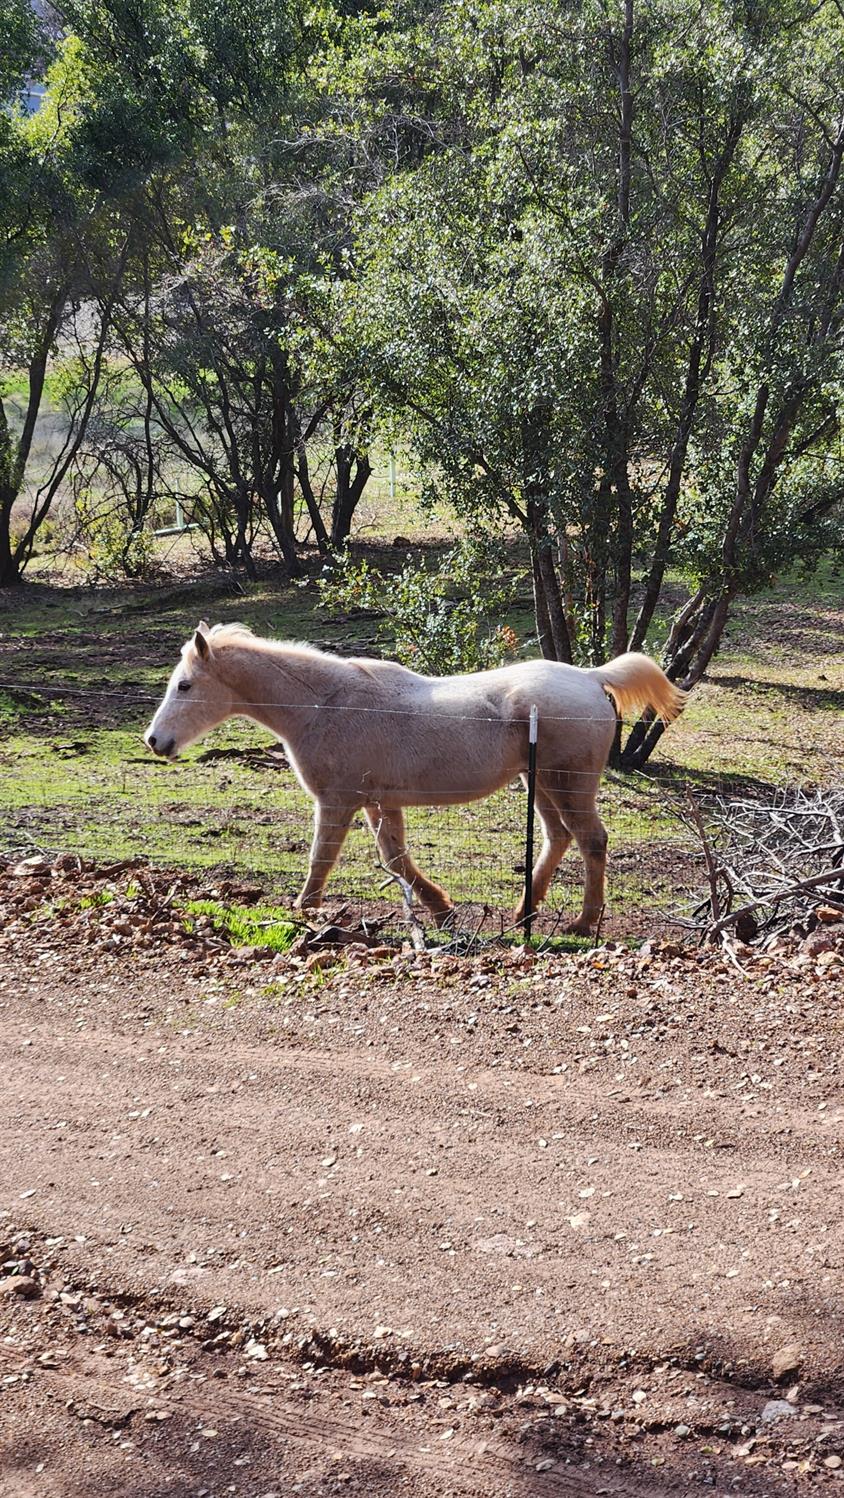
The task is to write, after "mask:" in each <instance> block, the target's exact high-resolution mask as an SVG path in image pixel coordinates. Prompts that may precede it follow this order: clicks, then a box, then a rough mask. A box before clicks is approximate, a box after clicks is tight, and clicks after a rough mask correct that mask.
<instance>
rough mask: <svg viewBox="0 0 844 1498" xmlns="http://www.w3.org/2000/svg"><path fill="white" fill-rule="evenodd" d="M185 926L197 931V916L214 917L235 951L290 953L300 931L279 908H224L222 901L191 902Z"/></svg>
mask: <svg viewBox="0 0 844 1498" xmlns="http://www.w3.org/2000/svg"><path fill="white" fill-rule="evenodd" d="M183 909H184V913H185V916H186V917H187V919H186V921H185V925H186V927H187V929H188V930H189V931H190V930H193V929H194V924H195V918H196V917H197V916H210V917H211V920H212V924H213V928H214V930H215V931H218V932H220V933H221V934H222V935H224V936H225V937H226V938H227V940H228V941H230V942H231V944H232V946H233V947H269V948H270V949H271V951H273V952H286V951H287V950H288V948H289V947H290V946H292V944H293V942H294V941H295V939H296V927H295V926H294V925H292V924H291V922H290V920H289V918H286V913H285V912H284V911H283V910H281V909H280V908H279V907H278V906H275V905H249V906H246V905H224V904H222V902H221V901H219V900H188V902H187V903H186V904H185V906H184V907H183Z"/></svg>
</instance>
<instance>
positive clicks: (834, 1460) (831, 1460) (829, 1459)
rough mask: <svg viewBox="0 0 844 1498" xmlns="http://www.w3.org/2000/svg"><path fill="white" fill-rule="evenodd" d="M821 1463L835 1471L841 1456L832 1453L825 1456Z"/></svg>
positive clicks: (839, 1463) (839, 1464)
mask: <svg viewBox="0 0 844 1498" xmlns="http://www.w3.org/2000/svg"><path fill="white" fill-rule="evenodd" d="M823 1464H824V1466H825V1467H828V1468H829V1470H830V1472H837V1471H838V1468H839V1467H840V1466H841V1457H840V1456H835V1455H834V1454H833V1455H832V1456H825V1457H824V1460H823Z"/></svg>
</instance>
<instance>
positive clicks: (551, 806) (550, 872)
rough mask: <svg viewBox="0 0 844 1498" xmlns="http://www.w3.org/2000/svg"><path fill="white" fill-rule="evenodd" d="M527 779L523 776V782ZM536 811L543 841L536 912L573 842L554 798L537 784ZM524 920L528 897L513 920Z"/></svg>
mask: <svg viewBox="0 0 844 1498" xmlns="http://www.w3.org/2000/svg"><path fill="white" fill-rule="evenodd" d="M524 778H525V777H524V776H522V779H524ZM536 809H537V811H538V812H539V820H540V822H541V823H542V832H543V841H542V847H541V849H540V853H539V857H538V859H537V860H536V863H535V865H534V869H533V881H532V889H533V908H534V910H536V909H537V907H538V906H539V905H541V904H542V901H543V900H544V899H545V896H546V895H547V893H548V887H549V885H550V883H551V880H552V879H553V877H554V875H555V873H556V872H557V869H558V867H559V864H560V861H561V859H562V858H563V855H564V853H565V851H566V849H567V848H568V845H569V843H570V842H571V833H570V832H569V830H568V828H567V827H566V825H565V823H564V822H563V819H562V817H561V816H560V813H559V811H558V810H557V807H556V805H555V803H554V800H553V798H552V797H551V796H550V795H549V794H548V792H547V791H546V789H545V787H544V786H543V785H541V784H537V787H536ZM524 917H525V897H524V895H522V898H521V900H520V901H519V903H518V905H517V906H516V909H515V910H514V912H513V920H514V921H522V920H524Z"/></svg>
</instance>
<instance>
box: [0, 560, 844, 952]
mask: <svg viewBox="0 0 844 1498" xmlns="http://www.w3.org/2000/svg"><path fill="white" fill-rule="evenodd" d="M0 607H2V612H0V848H2V847H13V848H24V847H29V846H32V845H33V844H34V845H36V846H39V845H40V846H45V847H47V848H50V849H70V850H73V851H77V852H79V853H81V854H83V855H87V856H91V857H95V858H101V859H109V860H111V859H116V858H123V857H128V856H131V855H134V854H137V853H143V854H146V855H147V856H148V857H149V858H150V859H151V860H152V861H153V862H155V863H158V864H164V865H170V866H176V867H184V868H188V869H200V870H202V869H205V870H209V871H214V872H215V873H219V872H221V871H223V872H225V873H226V874H229V875H234V876H239V877H246V878H248V879H250V880H254V879H257V880H259V881H260V882H261V884H262V885H263V886H264V887H265V888H266V889H267V890H268V891H270V892H271V895H270V898H271V899H275V900H276V901H279V902H284V901H287V902H289V901H290V900H291V899H292V897H293V895H294V894H295V892H296V890H297V889H298V887H299V885H300V884H301V881H302V878H303V875H304V871H305V866H306V861H307V847H308V843H309V837H310V817H311V806H310V802H309V800H308V798H307V797H306V796H305V795H304V793H303V792H302V791H301V790H300V789H299V787H298V785H297V783H296V782H295V780H294V778H293V776H292V775H291V774H290V773H289V772H285V771H280V770H279V769H278V768H277V767H274V766H273V765H272V764H271V762H270V761H269V760H266V761H261V760H255V759H254V758H250V759H246V758H244V757H242V753H243V751H246V750H255V749H256V748H259V747H260V746H261V745H265V746H269V744H270V743H271V742H272V740H271V737H270V735H268V734H267V733H266V732H265V731H263V730H261V729H259V728H257V727H256V726H255V725H252V724H246V723H230V724H227V725H225V726H224V727H223V728H222V729H220V730H218V731H217V732H216V733H215V734H213V735H212V736H211V737H210V738H209V740H208V741H207V742H206V744H205V745H203V746H201V747H200V748H195V749H193V750H191V751H189V752H188V754H187V755H186V756H185V757H184V758H183V759H182V760H181V761H180V762H179V763H178V764H176V765H162V764H160V763H159V762H157V761H155V760H153V759H152V758H151V757H150V756H149V755H147V753H146V751H145V750H144V749H143V747H142V744H141V734H142V731H143V728H144V726H145V724H146V722H147V721H148V720H149V717H150V716H151V714H152V711H153V710H154V707H155V704H156V702H157V701H158V699H159V696H160V693H161V690H162V688H163V685H164V682H165V681H166V678H167V675H168V674H169V671H170V669H171V668H172V665H173V663H174V661H175V659H176V657H177V653H178V647H179V645H180V644H181V642H182V641H183V640H184V639H185V638H186V637H187V635H188V634H189V632H190V631H191V630H192V629H193V628H194V627H195V624H196V621H197V619H198V618H199V617H200V615H204V616H206V617H209V618H211V619H212V620H214V621H217V620H233V619H242V620H244V622H246V623H249V624H250V625H252V627H253V628H254V629H256V630H257V631H259V632H261V633H267V634H275V635H279V636H281V637H286V638H292V639H308V640H312V641H314V642H315V643H319V644H323V645H327V646H328V647H329V648H339V649H341V650H343V651H359V652H361V653H371V652H373V651H374V650H375V648H376V642H375V626H374V622H373V620H372V619H371V618H361V617H354V616H345V617H341V618H329V617H328V616H327V615H326V614H325V612H324V611H323V610H322V608H321V607H320V595H319V592H318V589H317V588H316V586H315V585H314V583H313V582H308V583H306V585H305V586H304V587H302V586H294V587H282V586H280V585H278V584H275V583H272V582H267V581H262V582H261V583H259V584H256V585H253V586H251V587H249V588H248V589H247V591H246V593H245V594H244V595H242V596H238V597H236V598H235V597H233V596H232V595H231V593H230V592H229V591H228V589H227V585H226V583H225V581H222V582H221V581H220V580H219V579H215V578H209V577H206V578H203V579H200V580H199V581H198V582H195V583H190V582H189V583H181V584H177V585H175V586H174V585H170V586H167V587H159V588H146V589H130V588H123V589H116V588H115V589H98V590H96V591H94V590H84V589H70V588H46V587H40V586H35V587H30V588H27V589H25V590H22V591H21V592H19V593H16V594H15V595H14V596H13V597H9V598H8V601H7V602H6V603H5V605H4V606H0ZM514 619H515V621H516V622H517V623H518V624H519V626H520V628H521V629H522V630H523V631H524V630H525V628H526V619H527V616H526V615H525V614H524V613H523V609H522V606H521V604H520V605H519V607H518V608H517V610H516V612H515V614H514ZM842 646H844V616H842V610H841V605H840V579H839V578H838V577H837V576H836V574H835V573H834V571H833V570H832V569H831V568H827V569H824V570H822V571H821V573H820V574H819V575H818V577H817V578H816V579H814V580H813V581H812V582H811V583H807V582H805V581H801V580H800V579H798V578H788V579H783V580H782V582H780V583H779V584H778V585H777V586H776V587H775V588H773V589H772V590H770V592H769V593H767V594H764V595H760V596H759V597H757V598H756V599H753V600H750V601H748V602H746V603H745V604H744V605H743V606H742V607H741V608H739V609H738V610H737V612H736V615H735V618H734V620H733V621H732V623H731V625H730V628H729V631H728V635H727V639H726V640H725V643H724V646H723V648H722V651H721V653H720V655H719V657H718V658H717V660H716V662H715V663H714V666H713V669H712V671H711V672H710V674H709V678H708V680H707V682H706V683H705V684H704V685H703V686H701V687H700V688H698V689H697V690H696V692H695V693H694V696H693V699H692V701H691V703H690V705H689V707H688V709H687V711H686V713H685V714H684V716H683V718H682V719H681V720H680V722H679V723H678V724H677V725H676V726H675V727H673V728H672V729H671V731H670V732H669V733H667V734H666V735H665V736H664V738H663V739H662V741H661V743H660V746H659V752H658V758H657V761H656V762H655V763H653V764H652V765H651V766H649V767H648V770H647V772H646V773H645V774H644V775H641V776H636V777H622V776H619V775H616V774H613V773H610V774H609V775H608V776H607V777H606V781H605V789H604V793H603V812H604V817H605V820H606V822H607V825H608V828H609V831H610V839H611V853H612V856H613V861H612V865H611V866H612V869H613V873H612V876H611V900H612V903H613V908H614V910H615V911H616V912H617V913H618V912H621V913H623V912H624V911H625V910H631V911H632V910H635V909H637V908H641V907H642V905H643V902H644V901H646V902H647V905H648V907H649V908H659V909H667V908H668V907H669V906H670V905H671V904H672V903H673V902H675V901H676V898H677V884H678V882H680V883H681V882H682V878H683V872H682V868H681V865H680V864H679V863H678V853H679V849H680V846H681V843H682V839H683V833H682V832H681V829H680V827H679V824H678V822H677V820H676V817H675V814H674V804H675V799H676V798H675V795H674V794H673V791H676V792H677V794H679V793H680V791H681V790H682V787H683V785H684V784H685V783H686V781H687V780H691V781H692V783H693V784H695V785H697V786H698V787H699V788H701V789H706V788H707V787H709V786H714V785H719V784H721V783H724V782H729V781H732V780H739V781H740V782H742V783H748V782H750V783H753V782H763V783H765V784H769V783H782V782H783V781H797V780H799V781H802V782H818V783H822V782H824V781H828V780H832V779H833V778H834V777H835V776H836V775H837V774H840V771H839V770H838V768H837V757H838V756H839V755H840V742H839V741H840V721H841V707H842V702H844V649H843V648H842ZM525 648H526V649H529V648H530V647H529V646H526V647H525ZM30 687H33V688H34V687H37V688H42V689H45V690H44V691H43V692H42V691H38V692H30V691H28V690H26V689H27V688H30ZM208 749H212V750H224V751H228V753H227V756H226V757H224V758H211V759H208V758H205V757H204V755H205V752H206V750H208ZM666 787H668V789H669V792H671V793H667V791H666ZM672 788H673V790H672ZM524 815H525V803H524V794H523V792H522V791H521V789H510V790H505V791H502V792H500V793H499V794H498V795H497V796H495V797H492V798H491V799H490V800H489V801H486V802H481V803H475V804H473V805H470V806H466V807H454V808H448V809H431V808H419V809H414V810H411V811H410V813H409V815H408V825H409V834H410V841H411V846H412V847H413V848H414V851H415V852H416V853H417V856H418V858H419V862H420V864H421V866H422V867H423V868H424V869H426V870H430V871H431V873H432V874H433V875H434V877H436V878H438V879H440V880H441V881H442V882H443V883H444V884H445V886H446V887H447V888H448V889H449V891H450V893H451V894H452V895H453V896H454V897H455V898H456V899H458V900H461V901H469V902H476V903H477V902H482V901H486V902H487V903H489V904H490V905H492V906H494V907H496V908H501V909H504V910H506V909H507V908H509V907H510V906H511V905H512V904H514V903H515V900H516V898H517V895H518V892H519V887H520V884H521V879H522V875H521V873H520V871H519V867H518V866H519V863H520V860H521V857H522V849H523V838H524ZM678 869H679V870H680V872H679V873H678ZM580 878H581V875H580V866H579V861H578V860H577V859H576V858H575V857H571V856H570V857H569V858H568V859H566V860H565V862H564V865H563V870H562V872H561V876H558V883H557V885H556V887H555V888H556V893H555V896H554V900H555V902H556V904H557V906H558V907H560V908H561V907H563V906H565V907H566V908H567V909H569V910H570V909H571V907H572V905H573V903H574V901H575V899H576V896H577V893H578V892H579V886H580ZM383 882H384V876H383V873H382V872H381V871H380V870H379V869H378V868H377V867H376V864H375V859H374V853H373V849H372V844H371V839H370V837H369V834H368V832H367V831H365V830H364V829H363V828H362V827H361V826H357V827H355V828H354V829H353V831H352V833H351V835H350V838H349V841H348V843H347V846H346V848H345V849H344V853H343V857H342V864H341V868H340V870H338V872H337V874H336V875H335V876H334V879H333V880H332V883H331V884H330V885H329V893H331V892H332V891H333V892H334V893H336V894H338V895H343V896H348V897H349V898H352V899H363V900H367V901H374V900H378V899H380V900H382V901H383V902H385V903H386V902H389V904H390V905H393V906H395V905H397V904H398V892H397V891H396V890H395V889H394V888H392V887H390V888H389V889H387V890H384V889H382V888H381V886H382V885H383ZM272 909H273V910H275V911H276V912H278V911H279V910H283V906H282V905H278V906H273V907H272ZM217 916H218V917H219V918H222V916H221V914H220V913H219V912H218V913H217ZM273 918H274V917H271V916H270V915H267V916H266V917H265V919H273ZM278 919H279V920H280V921H281V922H282V924H283V918H282V916H281V915H279V916H278ZM262 929H263V928H262ZM267 929H269V928H267ZM250 944H257V943H256V942H251V943H250Z"/></svg>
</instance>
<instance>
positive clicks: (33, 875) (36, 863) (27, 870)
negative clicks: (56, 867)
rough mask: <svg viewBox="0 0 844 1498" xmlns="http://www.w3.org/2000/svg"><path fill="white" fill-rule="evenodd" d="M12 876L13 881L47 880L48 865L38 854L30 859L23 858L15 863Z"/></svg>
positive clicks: (48, 876) (48, 875)
mask: <svg viewBox="0 0 844 1498" xmlns="http://www.w3.org/2000/svg"><path fill="white" fill-rule="evenodd" d="M12 874H13V876H14V878H15V879H49V878H50V865H49V863H48V862H47V859H46V858H42V857H41V854H40V853H35V854H33V856H32V857H31V858H24V859H22V860H21V862H20V863H16V864H15V866H14V868H13V869H12Z"/></svg>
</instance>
